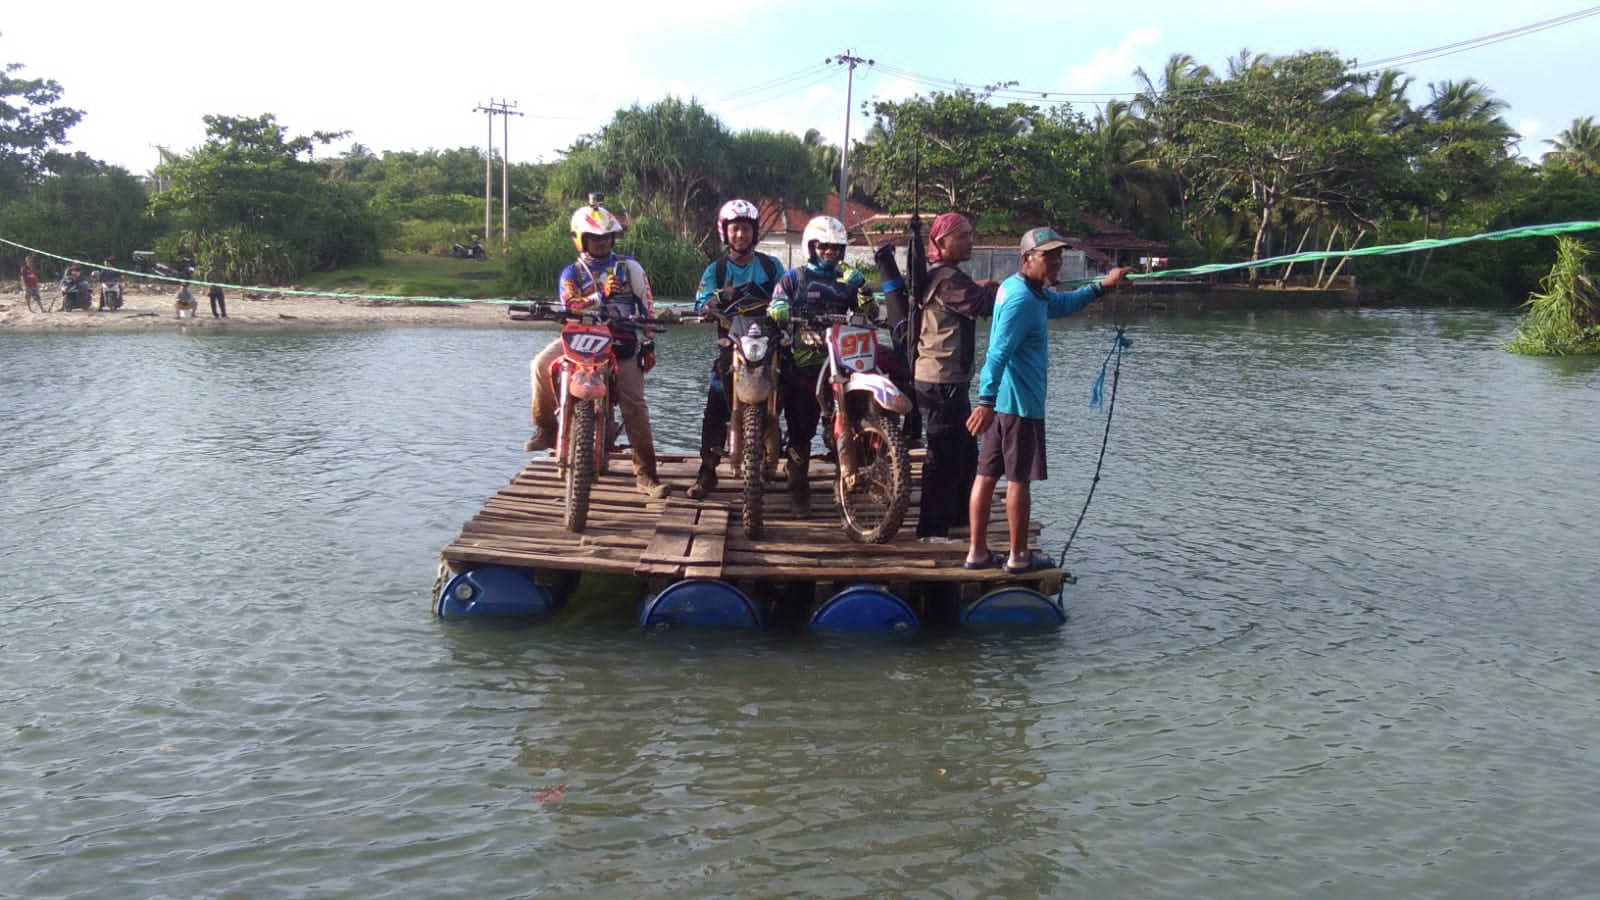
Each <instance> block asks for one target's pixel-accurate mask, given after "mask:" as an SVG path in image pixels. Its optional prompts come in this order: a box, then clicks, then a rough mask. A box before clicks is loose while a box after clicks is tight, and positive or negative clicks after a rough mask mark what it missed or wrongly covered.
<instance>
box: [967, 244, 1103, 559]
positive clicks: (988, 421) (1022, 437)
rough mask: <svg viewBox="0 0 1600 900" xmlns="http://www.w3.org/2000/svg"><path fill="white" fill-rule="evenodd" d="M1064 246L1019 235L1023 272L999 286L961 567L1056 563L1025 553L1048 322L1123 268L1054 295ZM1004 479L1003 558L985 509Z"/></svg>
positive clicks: (1095, 294)
mask: <svg viewBox="0 0 1600 900" xmlns="http://www.w3.org/2000/svg"><path fill="white" fill-rule="evenodd" d="M1066 246H1067V242H1066V241H1064V240H1062V239H1061V236H1060V235H1058V234H1056V233H1055V231H1054V230H1052V229H1049V228H1034V229H1031V230H1030V231H1029V232H1028V233H1027V234H1025V235H1023V236H1022V269H1021V271H1019V272H1018V273H1017V274H1015V275H1013V276H1011V277H1010V278H1007V279H1006V280H1005V281H1003V282H1001V284H1000V293H999V295H998V296H997V297H996V298H995V303H994V323H993V324H992V325H990V327H989V349H988V352H987V354H986V356H985V358H984V361H983V372H982V374H980V375H979V376H978V407H977V408H976V409H974V410H973V411H972V415H971V416H969V417H968V418H967V430H968V431H970V432H972V433H973V434H974V435H977V436H979V437H980V439H981V440H982V447H981V448H980V450H979V452H978V477H977V478H976V479H975V480H974V481H973V483H972V496H971V498H970V499H969V501H968V505H967V518H968V521H969V524H970V525H971V526H972V543H971V545H970V546H968V548H967V561H966V564H965V565H966V567H967V568H969V569H989V568H993V567H995V566H996V565H1004V567H1005V570H1006V571H1007V572H1010V573H1012V574H1021V573H1024V572H1028V571H1032V570H1034V569H1039V568H1049V567H1052V566H1054V565H1055V563H1054V561H1053V560H1051V559H1049V558H1048V557H1045V556H1042V555H1030V554H1029V552H1028V519H1029V517H1030V516H1031V515H1032V512H1033V498H1032V494H1031V490H1030V485H1031V484H1032V483H1033V482H1035V481H1043V480H1044V479H1045V477H1046V470H1045V456H1044V404H1045V387H1046V385H1047V382H1048V377H1049V372H1050V359H1049V351H1050V347H1049V342H1050V323H1049V320H1050V319H1054V318H1059V317H1061V316H1070V315H1072V314H1073V313H1075V312H1077V311H1078V310H1081V309H1083V308H1084V307H1085V306H1088V305H1089V304H1090V303H1093V302H1094V301H1095V300H1098V299H1100V298H1101V297H1103V296H1105V292H1106V291H1107V290H1109V289H1111V288H1114V287H1116V286H1117V285H1120V284H1123V283H1124V282H1125V281H1126V279H1125V277H1124V276H1126V275H1127V273H1128V271H1129V270H1128V269H1126V268H1122V269H1112V270H1111V271H1110V272H1109V273H1107V275H1106V277H1105V278H1103V279H1101V280H1100V281H1099V282H1097V283H1093V284H1087V285H1084V286H1083V287H1081V288H1078V289H1077V290H1075V291H1053V290H1050V288H1049V286H1050V285H1052V284H1055V283H1056V278H1057V277H1058V276H1059V275H1060V274H1061V251H1062V250H1063V249H1064V248H1065V247H1066ZM1001 475H1004V476H1005V477H1006V482H1007V487H1006V524H1007V525H1008V526H1009V527H1010V529H1011V535H1010V542H1009V543H1010V554H1009V555H1008V556H1007V557H1006V558H1005V559H1004V560H1001V559H1000V558H999V556H998V554H994V553H991V552H990V550H989V505H990V504H991V503H992V502H993V500H994V489H995V485H996V484H997V483H998V482H999V480H1000V476H1001Z"/></svg>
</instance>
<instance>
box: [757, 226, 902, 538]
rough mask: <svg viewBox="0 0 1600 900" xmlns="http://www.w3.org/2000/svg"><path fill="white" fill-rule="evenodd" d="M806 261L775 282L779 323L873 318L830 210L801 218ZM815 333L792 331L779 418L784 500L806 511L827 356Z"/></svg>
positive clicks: (804, 513) (863, 281) (872, 308)
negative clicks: (856, 315) (783, 430)
mask: <svg viewBox="0 0 1600 900" xmlns="http://www.w3.org/2000/svg"><path fill="white" fill-rule="evenodd" d="M801 241H802V242H803V243H804V244H805V248H806V256H807V257H808V261H807V262H806V264H805V265H803V266H800V267H799V268H796V269H791V270H789V271H788V272H787V273H785V274H784V276H783V278H782V279H781V280H780V281H779V282H778V289H777V290H776V291H774V292H773V294H772V305H771V306H770V307H768V308H767V314H768V315H770V316H771V317H772V321H774V322H776V323H777V324H778V325H779V326H780V327H784V328H787V327H788V325H789V320H790V318H791V316H793V315H806V314H828V313H835V314H836V313H844V312H850V311H853V310H860V311H861V312H862V313H864V314H865V315H866V316H867V318H869V319H875V318H877V305H876V304H874V303H873V301H872V299H871V298H870V297H866V296H863V290H862V289H863V288H864V287H865V286H866V283H867V279H866V278H865V277H864V276H863V275H862V274H861V273H860V272H858V271H856V270H855V269H852V268H850V267H849V266H844V265H841V261H842V260H843V259H844V248H845V245H846V244H848V243H849V242H850V236H849V235H848V234H847V233H846V232H845V229H844V223H843V222H840V221H839V220H838V219H835V218H832V217H830V216H818V217H816V218H815V219H812V220H811V221H810V222H808V223H806V230H805V232H804V233H803V234H802V235H801ZM817 340H819V338H818V336H816V335H814V334H813V333H812V332H810V331H806V330H801V331H800V333H799V334H797V335H795V336H794V349H793V360H794V368H793V371H792V372H791V373H790V377H789V378H788V385H787V386H786V388H785V391H784V396H783V418H784V423H785V424H786V425H788V434H787V435H785V437H784V444H785V447H786V452H787V456H788V463H789V466H788V470H789V472H788V474H789V501H790V504H791V505H792V506H793V507H794V511H795V514H796V515H800V516H807V515H810V514H811V483H810V481H808V480H807V476H808V470H809V469H810V467H811V439H812V438H814V437H816V435H817V420H818V419H820V418H821V417H822V409H821V407H819V406H818V405H817V378H818V376H819V375H820V374H821V372H822V364H823V363H824V362H826V361H827V359H828V349H827V347H825V346H822V345H820V344H817V343H813V342H815V341H817Z"/></svg>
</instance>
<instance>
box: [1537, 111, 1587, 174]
mask: <svg viewBox="0 0 1600 900" xmlns="http://www.w3.org/2000/svg"><path fill="white" fill-rule="evenodd" d="M1545 143H1546V144H1549V145H1550V147H1551V150H1550V152H1549V153H1546V154H1545V155H1544V165H1545V166H1546V167H1547V168H1561V169H1568V170H1570V171H1573V172H1577V173H1578V174H1580V175H1600V128H1596V127H1595V124H1594V116H1584V117H1583V118H1581V119H1573V120H1572V124H1571V125H1570V126H1568V127H1567V128H1566V130H1564V131H1562V132H1561V133H1560V134H1558V135H1556V136H1555V137H1553V138H1546V139H1545Z"/></svg>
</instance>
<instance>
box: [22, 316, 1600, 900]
mask: <svg viewBox="0 0 1600 900" xmlns="http://www.w3.org/2000/svg"><path fill="white" fill-rule="evenodd" d="M1510 327H1511V321H1510V320H1509V319H1507V318H1506V317H1504V316H1501V315H1497V314H1493V313H1486V312H1481V311H1429V312H1415V311H1405V310H1396V311H1383V312H1368V311H1331V312H1330V311H1319V312H1306V313H1271V314H1269V313H1257V314H1249V315H1246V314H1226V315H1209V316H1196V317H1189V318H1171V319H1156V320H1149V321H1142V322H1138V323H1136V324H1135V326H1134V328H1133V330H1132V334H1133V336H1134V338H1135V341H1136V344H1135V347H1134V350H1133V351H1132V352H1131V353H1130V354H1129V355H1128V356H1127V357H1126V359H1125V361H1124V367H1123V372H1122V379H1121V382H1120V387H1119V393H1118V396H1117V419H1116V422H1115V425H1114V427H1113V430H1112V436H1111V445H1110V450H1109V453H1108V456H1107V464H1106V469H1105V472H1104V480H1103V481H1102V482H1101V484H1100V486H1099V489H1098V490H1097V492H1096V496H1095V501H1094V505H1093V506H1092V508H1091V509H1090V512H1089V516H1088V519H1087V521H1086V523H1085V526H1084V529H1083V531H1082V532H1081V533H1080V535H1079V538H1078V541H1077V543H1076V544H1075V545H1074V548H1073V559H1071V560H1069V565H1070V567H1071V568H1073V570H1074V571H1075V572H1076V573H1077V574H1078V575H1079V577H1080V583H1079V584H1078V585H1077V587H1076V588H1074V589H1072V591H1071V592H1070V593H1069V596H1068V600H1069V610H1070V615H1071V618H1070V621H1069V622H1068V624H1067V627H1066V628H1065V629H1064V630H1063V631H1061V632H1060V633H1058V634H1053V635H1045V636H1028V637H1006V638H988V637H965V638H949V637H933V638H927V639H924V640H922V641H920V642H915V643H911V644H891V645H868V646H863V645H858V644H843V643H835V642H829V641H816V640H811V639H804V638H795V637H784V638H779V637H767V636H747V637H743V638H729V637H726V636H722V637H717V638H707V637H700V636H693V635H670V636H653V637H645V636H642V635H639V634H638V633H636V632H635V631H634V630H633V628H632V627H631V622H632V610H631V609H630V608H629V607H628V604H627V603H626V602H625V600H624V599H623V598H622V597H621V596H620V595H621V594H623V593H625V590H626V584H625V583H622V584H613V583H605V582H596V583H593V584H589V585H586V588H585V590H586V591H587V592H588V596H587V598H586V602H585V603H584V604H582V606H583V612H582V614H580V615H574V616H569V617H566V618H564V619H563V620H562V621H561V622H558V623H556V624H555V625H553V626H549V627H545V628H507V627H503V626H486V625H483V624H475V623H450V624H445V623H439V622H436V621H434V620H433V619H432V618H431V617H430V616H429V614H428V589H429V586H430V585H431V584H432V580H433V575H434V565H435V562H436V559H437V552H438V549H439V547H441V546H443V545H444V544H445V543H447V542H448V541H449V540H450V539H451V538H452V537H453V536H454V535H455V533H456V531H457V529H458V528H459V527H460V524H461V522H462V521H463V520H465V519H466V518H467V517H469V516H470V515H472V513H473V512H475V511H476V509H477V506H478V504H479V503H480V502H481V500H482V499H483V497H484V496H485V495H487V494H488V493H490V492H492V491H493V490H494V489H496V488H497V487H499V486H500V485H502V484H504V483H505V480H506V479H507V478H509V477H510V476H511V475H512V474H513V473H514V472H515V471H516V469H517V467H518V466H520V464H521V462H522V460H523V459H524V456H523V455H522V454H521V453H520V451H519V449H518V448H519V447H520V444H521V441H522V439H523V438H524V437H525V436H526V433H527V424H526V391H527V382H526V372H527V368H526V365H527V358H528V357H529V356H530V355H531V354H532V353H533V352H534V351H536V350H537V349H538V347H540V346H541V345H542V344H543V342H544V341H545V340H547V339H548V337H549V334H550V333H549V332H547V331H546V332H540V333H533V331H534V330H533V329H530V330H529V331H527V332H523V331H497V332H471V331H454V330H440V331H426V330H414V331H405V330H397V331H365V332H355V333H324V334H305V333H285V334H276V335H267V334H259V333H253V334H215V333H212V334H204V335H201V334H161V335H155V334H150V335H0V360H3V361H0V412H3V413H4V421H5V422H7V423H8V426H9V427H8V428H6V429H5V430H4V431H0V476H3V478H0V497H3V499H4V509H5V513H6V515H4V516H3V517H0V573H3V574H5V575H7V576H9V577H8V579H7V582H8V583H9V584H11V585H12V589H11V590H10V591H8V592H7V593H6V594H5V595H4V597H3V599H0V604H3V606H4V609H5V611H6V612H7V613H9V616H8V625H7V628H6V629H5V630H3V631H0V709H3V710H4V711H5V712H4V715H3V718H0V723H3V725H4V732H3V734H4V741H5V744H4V747H3V756H0V758H3V759H4V763H3V764H0V806H3V808H5V809H6V810H7V813H8V814H7V824H8V825H9V826H10V827H9V828H7V829H6V836H5V837H4V838H3V839H0V883H3V884H5V885H7V888H8V892H9V893H16V894H18V895H21V896H73V895H85V894H89V893H92V892H104V890H105V889H106V886H107V885H117V886H118V887H119V888H120V890H118V893H127V894H130V895H135V896H156V895H166V896H208V895H215V894H229V895H239V896H275V895H287V896H304V895H358V896H380V895H396V896H416V895H418V894H424V895H441V894H445V895H454V894H464V893H472V894H477V895H485V896H524V895H528V894H532V893H536V892H550V893H560V894H578V895H584V896H591V895H593V896H627V895H635V894H642V893H648V894H660V893H665V894H668V895H682V896H703V895H707V894H757V895H769V894H789V893H793V894H807V895H813V894H818V895H859V894H884V893H887V894H898V893H907V892H921V893H929V894H935V895H947V896H976V895H1000V896H1015V895H1021V896H1027V895H1042V894H1048V895H1063V894H1069V893H1090V892H1092V893H1101V894H1107V895H1135V896H1176V895H1193V894H1203V895H1218V894H1225V895H1236V894H1249V895H1252V896H1256V895H1277V896H1294V897H1299V896H1304V895H1306V894H1308V893H1321V894H1327V895H1329V896H1351V895H1370V894H1381V895H1389V896H1393V895H1401V896H1409V895H1418V894H1428V895H1438V896H1444V895H1450V896H1456V895H1462V896H1474V895H1491V896H1503V895H1506V894H1508V893H1514V894H1518V895H1524V894H1531V895H1535V896H1551V895H1555V896H1570V895H1574V894H1581V893H1585V892H1587V890H1588V886H1589V885H1591V884H1593V883H1595V882H1596V880H1597V879H1600V871H1597V869H1596V866H1595V864H1594V863H1592V862H1590V860H1592V859H1594V858H1595V857H1596V856H1597V851H1600V842H1597V840H1596V838H1595V837H1594V835H1595V834H1596V833H1597V830H1596V828H1595V827H1594V826H1595V824H1596V814H1595V808H1594V805H1593V803H1592V802H1591V801H1589V800H1588V799H1587V798H1589V797H1591V796H1593V795H1594V794H1595V793H1596V788H1597V784H1596V776H1595V774H1594V772H1595V767H1594V766H1593V765H1592V758H1591V757H1592V753H1591V751H1590V749H1589V748H1591V747H1592V746H1593V744H1594V740H1595V732H1594V728H1593V726H1592V724H1591V723H1592V721H1593V709H1594V706H1595V702H1596V699H1597V698H1596V696H1595V694H1596V690H1595V684H1596V681H1595V676H1596V673H1597V672H1600V659H1597V653H1596V650H1595V648H1596V647H1597V646H1600V627H1597V624H1596V616H1595V615H1594V614H1593V613H1592V612H1591V611H1590V609H1589V606H1590V605H1589V604H1588V603H1586V602H1585V600H1586V598H1589V597H1593V596H1596V595H1600V564H1597V562H1596V561H1595V557H1594V550H1593V544H1594V541H1593V539H1592V533H1593V515H1592V510H1593V502H1592V499H1591V497H1592V493H1593V492H1592V490H1591V489H1590V487H1589V486H1590V485H1591V484H1592V482H1593V476H1594V472H1593V464H1592V462H1591V461H1592V460H1593V459H1595V458H1597V456H1600V454H1597V451H1600V434H1597V431H1596V429H1595V427H1594V425H1593V422H1594V413H1593V411H1594V409H1595V408H1596V406H1597V401H1600V367H1597V365H1596V364H1595V363H1594V362H1593V361H1574V360H1538V359H1524V358H1519V357H1514V356H1510V355H1507V354H1504V353H1502V352H1500V351H1499V350H1498V349H1497V348H1498V345H1499V343H1500V342H1501V341H1502V340H1503V339H1504V337H1505V335H1506V334H1507V332H1508V331H1509V329H1510ZM709 343H710V342H709V333H708V332H707V331H705V330H702V329H694V328H682V329H677V330H674V331H673V332H671V333H669V334H668V335H666V336H664V337H663V339H662V344H661V353H660V356H661V360H662V364H661V366H660V367H659V368H658V369H657V370H656V371H655V372H654V373H653V374H652V376H651V378H652V386H651V392H652V393H651V406H652V414H653V419H654V420H655V426H656V432H657V440H658V442H659V443H660V444H661V445H663V446H664V447H667V448H671V449H676V450H688V449H691V448H693V447H694V446H695V444H696V442H697V440H698V423H699V410H700V405H701V399H700V398H701V397H703V393H701V391H702V390H703V384H704V373H705V368H706V365H707V364H708V362H709V359H710V355H711V354H710V346H709ZM1108 343H1109V332H1107V331H1106V329H1105V328H1104V327H1103V326H1098V325H1093V324H1085V323H1077V322H1071V321H1069V322H1067V323H1063V325H1062V327H1060V328H1059V329H1058V330H1057V331H1056V332H1055V334H1054V335H1053V351H1054V358H1055V359H1056V360H1058V364H1057V367H1056V369H1055V370H1053V372H1052V380H1051V386H1050V387H1051V416H1052V421H1051V433H1050V442H1051V443H1050V453H1051V463H1052V465H1051V470H1052V472H1054V473H1055V477H1054V478H1053V479H1052V480H1051V481H1049V482H1046V483H1044V484H1042V485H1040V486H1038V488H1037V489H1036V494H1037V499H1036V501H1035V511H1036V515H1038V516H1039V517H1040V518H1041V519H1043V520H1044V521H1045V523H1046V532H1045V536H1046V542H1047V543H1052V542H1060V541H1062V540H1064V539H1065V535H1066V532H1067V530H1068V529H1069V528H1070V527H1071V524H1072V521H1073V519H1074V518H1075V517H1076V515H1077V512H1078V508H1079V506H1080V505H1081V503H1082V500H1083V496H1084V493H1085V491H1086V490H1087V487H1088V482H1087V479H1088V477H1089V474H1090V472H1091V471H1092V468H1093V463H1094V459H1095V456H1096V454H1097V452H1098V450H1099V441H1100V437H1101V431H1102V425H1103V419H1100V418H1099V417H1098V414H1096V413H1094V412H1092V411H1091V410H1090V409H1089V405H1088V402H1087V401H1088V396H1089V388H1090V385H1091V384H1092V382H1093V380H1094V377H1095V375H1096V374H1097V372H1098V367H1099V364H1100V360H1102V359H1103V358H1104V356H1105V351H1106V348H1107V346H1108ZM557 786H562V790H561V791H555V790H553V789H555V788H556V787H557ZM123 886H127V887H123Z"/></svg>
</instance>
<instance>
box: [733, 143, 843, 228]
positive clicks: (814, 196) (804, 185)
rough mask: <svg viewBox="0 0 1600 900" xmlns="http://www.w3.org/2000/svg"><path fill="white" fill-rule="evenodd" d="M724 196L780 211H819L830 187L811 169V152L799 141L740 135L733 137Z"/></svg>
mask: <svg viewBox="0 0 1600 900" xmlns="http://www.w3.org/2000/svg"><path fill="white" fill-rule="evenodd" d="M730 149H731V152H730V154H729V162H730V169H729V171H728V172H727V173H725V174H724V175H723V176H722V178H721V181H722V183H723V186H724V188H723V190H724V192H731V193H739V194H741V195H742V196H744V197H745V198H746V199H749V200H753V201H757V202H759V201H762V200H766V201H769V202H771V203H773V204H774V205H777V206H780V207H786V208H787V207H793V208H796V209H806V210H819V209H821V208H822V203H823V200H824V199H826V198H827V196H828V190H829V183H828V181H827V180H826V179H825V178H823V177H822V175H821V174H820V173H819V172H817V170H816V169H815V168H813V167H812V165H811V160H812V149H811V148H809V147H807V146H806V144H805V141H804V140H803V139H802V138H798V137H795V136H794V135H792V134H787V133H785V132H778V131H763V130H755V131H742V132H739V133H738V134H736V135H734V136H733V143H732V146H731V148H730Z"/></svg>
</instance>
